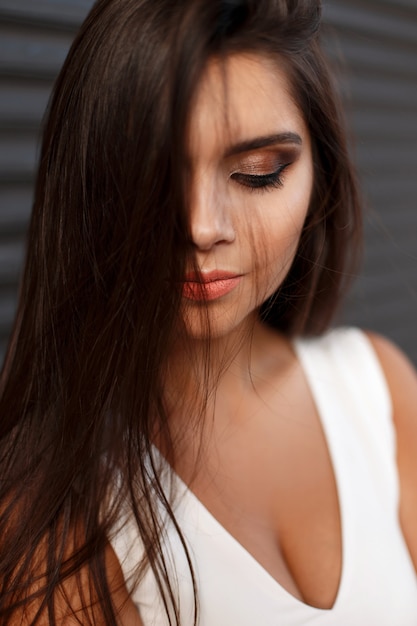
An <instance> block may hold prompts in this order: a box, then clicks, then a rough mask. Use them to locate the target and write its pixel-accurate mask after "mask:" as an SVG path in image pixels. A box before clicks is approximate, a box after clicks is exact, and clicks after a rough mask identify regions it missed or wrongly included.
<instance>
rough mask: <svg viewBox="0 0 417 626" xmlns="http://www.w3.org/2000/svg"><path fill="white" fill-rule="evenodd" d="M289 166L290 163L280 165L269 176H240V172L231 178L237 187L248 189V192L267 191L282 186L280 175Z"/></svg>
mask: <svg viewBox="0 0 417 626" xmlns="http://www.w3.org/2000/svg"><path fill="white" fill-rule="evenodd" d="M289 165H290V163H285V164H284V165H280V166H279V168H278V169H277V170H275V172H271V173H270V174H241V173H240V172H235V173H234V174H232V176H231V178H232V179H233V180H235V181H236V182H237V183H239V185H243V186H244V187H248V188H249V190H250V191H261V192H262V191H268V190H272V189H276V188H278V187H282V186H283V184H284V181H283V179H282V176H281V175H282V173H283V172H284V171H285V170H286V168H287V167H288V166H289Z"/></svg>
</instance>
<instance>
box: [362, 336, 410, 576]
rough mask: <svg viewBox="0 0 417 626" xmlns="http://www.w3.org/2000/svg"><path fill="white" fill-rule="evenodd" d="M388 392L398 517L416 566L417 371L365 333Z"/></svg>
mask: <svg viewBox="0 0 417 626" xmlns="http://www.w3.org/2000/svg"><path fill="white" fill-rule="evenodd" d="M368 337H369V339H370V341H371V342H372V344H373V346H374V349H375V351H376V353H377V355H378V357H379V360H380V362H381V365H382V368H383V370H384V373H385V376H386V379H387V382H388V386H389V389H390V393H391V398H392V405H393V420H394V425H395V430H396V435H397V464H398V473H399V479H400V521H401V525H402V529H403V533H404V536H405V539H406V542H407V545H408V548H409V550H410V554H411V558H412V560H413V562H414V567H415V568H416V570H417V529H416V524H415V520H416V519H417V371H416V369H415V368H414V366H413V364H412V363H411V362H410V361H409V359H408V358H407V357H406V356H405V355H404V353H403V352H402V351H401V350H399V348H397V346H395V345H394V344H393V343H391V342H390V341H388V340H387V339H385V338H384V337H381V336H379V335H376V334H373V333H368Z"/></svg>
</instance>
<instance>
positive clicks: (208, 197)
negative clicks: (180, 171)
mask: <svg viewBox="0 0 417 626" xmlns="http://www.w3.org/2000/svg"><path fill="white" fill-rule="evenodd" d="M190 200H191V201H190V231H191V240H192V243H193V245H194V246H195V247H196V248H197V249H198V250H201V251H203V252H207V251H209V250H211V249H212V248H213V247H214V246H216V245H218V244H222V243H223V244H228V243H232V242H233V241H234V240H235V236H236V235H235V229H234V226H233V220H232V215H231V210H230V207H228V201H227V194H226V193H225V192H224V191H222V190H221V188H219V186H217V185H216V184H213V183H212V184H207V183H204V182H203V181H201V180H200V181H199V182H198V183H196V184H194V185H193V192H192V194H191V198H190Z"/></svg>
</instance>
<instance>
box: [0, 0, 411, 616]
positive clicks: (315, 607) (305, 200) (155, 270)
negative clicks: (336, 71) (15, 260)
mask: <svg viewBox="0 0 417 626" xmlns="http://www.w3.org/2000/svg"><path fill="white" fill-rule="evenodd" d="M319 21H320V6H319V2H317V1H314V0H304V1H303V0H235V1H232V0H229V1H227V0H211V1H210V2H206V0H175V1H173V0H99V1H98V2H97V3H96V4H95V6H94V7H93V9H92V11H91V13H90V15H89V17H88V18H87V20H86V22H85V24H84V26H83V27H82V29H81V31H80V33H79V35H78V37H77V39H76V41H75V42H74V45H73V47H72V49H71V51H70V54H69V56H68V59H67V61H66V63H65V65H64V68H63V70H62V72H61V75H60V77H59V78H58V81H57V84H56V87H55V92H54V96H53V99H52V102H51V105H50V110H49V115H48V119H47V123H46V126H45V134H44V142H43V149H42V155H41V162H40V168H39V175H38V181H37V187H36V197H35V202H34V210H33V217H32V222H31V227H30V233H29V245H28V255H27V261H26V269H25V273H24V278H23V282H22V288H21V295H20V304H19V310H18V314H17V317H16V322H15V327H14V332H13V337H12V340H11V343H10V347H9V350H8V354H7V358H6V362H5V366H4V371H3V375H2V386H1V400H0V414H1V416H2V418H1V423H0V429H1V430H0V433H1V435H0V436H1V457H0V458H1V476H2V480H1V492H0V502H1V509H0V515H1V518H0V537H1V539H0V542H1V556H0V563H1V569H0V572H1V573H0V583H1V591H0V615H1V619H2V621H1V623H2V624H5V625H7V624H13V625H14V624H24V625H27V624H42V625H43V624H57V625H62V624H77V623H80V624H122V625H123V626H131V625H132V624H135V625H140V624H144V625H145V626H150V625H151V624H158V625H160V624H161V625H162V624H182V625H188V624H190V625H191V624H196V623H200V624H201V625H202V626H207V625H210V626H214V625H216V626H222V625H224V626H231V625H232V624H239V625H240V626H246V625H248V626H249V625H250V626H253V624H255V623H256V624H262V625H266V626H268V625H275V624H285V626H291V625H299V624H304V623H309V622H314V623H317V624H338V625H340V624H364V625H365V624H366V625H368V626H369V624H376V623H378V624H379V625H382V624H390V625H392V624H393V623H395V624H398V625H400V626H405V625H408V624H414V623H415V622H416V621H417V579H416V573H415V569H414V568H415V566H416V565H417V533H416V531H415V528H414V519H415V516H416V514H417V496H416V492H417V490H416V489H415V487H416V481H417V461H416V459H417V454H416V452H417V443H416V442H417V419H416V416H415V408H414V407H415V406H416V404H417V381H416V374H415V372H414V371H413V369H412V367H411V366H410V365H409V364H408V362H407V361H406V359H405V357H404V356H402V355H401V354H399V352H398V351H397V349H396V348H395V347H393V346H391V345H390V344H389V343H388V342H387V341H386V340H384V339H382V338H380V337H376V336H373V335H365V334H364V333H362V332H360V331H358V330H355V329H341V330H340V329H339V330H334V331H331V332H325V331H326V330H327V329H328V326H329V323H330V321H331V319H332V317H333V314H334V312H335V309H336V307H337V305H338V304H339V302H340V298H341V294H342V291H343V289H344V287H345V282H346V280H345V278H346V277H347V276H348V275H349V273H351V271H352V263H353V261H354V260H355V256H356V251H357V246H358V240H359V231H360V207H359V201H358V197H357V192H356V186H355V180H354V175H353V172H352V167H351V164H350V162H349V158H348V156H347V151H346V145H345V135H344V131H343V126H342V122H341V115H340V110H339V105H338V103H337V100H336V97H335V95H334V90H333V87H332V84H331V81H330V79H329V76H328V70H327V66H326V63H325V61H324V60H323V58H322V55H321V52H320V48H319V43H318V29H319ZM307 336H309V337H310V338H307ZM395 438H396V441H397V446H396V448H395V447H394V440H395ZM398 481H399V482H398Z"/></svg>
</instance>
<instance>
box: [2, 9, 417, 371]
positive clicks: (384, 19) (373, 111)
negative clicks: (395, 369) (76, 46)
mask: <svg viewBox="0 0 417 626" xmlns="http://www.w3.org/2000/svg"><path fill="white" fill-rule="evenodd" d="M91 4H92V0H37V1H36V2H34V1H33V0H0V361H1V359H2V354H3V353H4V349H5V344H6V341H7V337H8V333H9V329H10V325H11V322H12V319H13V314H14V310H15V305H16V294H17V289H18V279H19V273H20V269H21V264H22V259H23V255H24V240H25V232H26V227H27V221H28V218H29V213H30V207H31V199H32V189H33V179H34V172H35V168H36V155H37V149H38V140H39V128H40V125H41V120H42V115H43V112H44V109H45V106H46V103H47V101H48V96H49V93H50V90H51V86H52V83H53V80H54V77H55V76H56V74H57V72H58V71H59V68H60V66H61V64H62V62H63V60H64V58H65V54H66V52H67V50H68V47H69V45H70V43H71V41H72V39H73V36H74V33H75V32H76V29H77V27H78V25H79V23H80V22H81V20H82V19H83V17H84V16H85V14H86V12H87V10H88V9H89V7H90V6H91ZM325 22H326V24H327V25H328V26H329V31H330V32H329V33H328V35H327V38H326V41H327V47H328V49H329V51H330V54H331V56H332V57H333V58H334V59H335V61H336V67H337V68H338V70H337V71H338V73H339V79H340V81H341V86H342V91H343V95H344V97H345V99H346V102H347V107H348V108H347V110H348V118H349V120H350V123H351V126H352V129H353V133H354V135H355V155H356V162H357V165H358V170H359V173H360V177H361V180H362V183H363V189H364V192H365V196H366V200H367V209H366V246H365V250H366V254H365V259H364V266H363V271H362V273H361V276H360V277H359V279H358V280H357V281H356V286H355V288H354V290H353V292H352V295H351V297H350V298H349V300H348V303H347V306H346V309H345V315H344V320H345V321H346V322H353V323H356V324H359V325H361V326H365V327H371V328H373V329H375V330H378V331H380V332H382V333H384V334H386V335H387V336H389V337H392V338H393V339H394V340H395V341H397V342H398V343H399V344H400V345H401V346H402V347H403V348H404V349H405V350H406V352H407V353H408V354H409V355H410V356H411V358H412V359H413V360H414V361H415V362H416V363H417V331H416V320H417V245H416V242H417V0H397V1H394V0H378V1H372V0H366V2H365V1H359V0H344V1H343V0H327V1H325Z"/></svg>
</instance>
